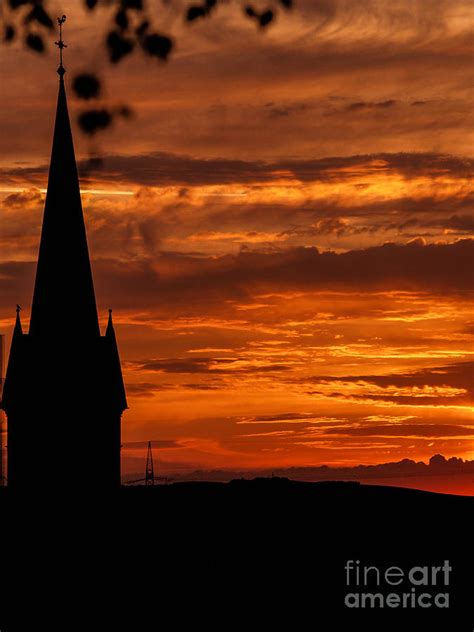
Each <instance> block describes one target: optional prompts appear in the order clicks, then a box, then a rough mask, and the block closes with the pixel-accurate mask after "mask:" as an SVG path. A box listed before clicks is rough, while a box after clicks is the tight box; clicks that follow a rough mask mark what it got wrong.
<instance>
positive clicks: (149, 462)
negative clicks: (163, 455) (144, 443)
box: [145, 441, 155, 485]
mask: <svg viewBox="0 0 474 632" xmlns="http://www.w3.org/2000/svg"><path fill="white" fill-rule="evenodd" d="M154 484H155V471H154V468H153V452H152V450H151V441H148V451H147V453H146V470H145V485H154Z"/></svg>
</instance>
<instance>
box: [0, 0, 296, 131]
mask: <svg viewBox="0 0 474 632" xmlns="http://www.w3.org/2000/svg"><path fill="white" fill-rule="evenodd" d="M78 2H82V3H83V4H84V5H85V7H86V8H87V10H88V13H89V14H90V16H91V19H94V13H95V12H96V10H97V9H98V8H100V7H107V8H108V9H109V10H110V8H111V7H112V11H111V19H110V22H109V23H106V24H105V26H104V33H103V45H104V52H105V54H106V56H107V58H108V60H109V61H110V63H112V64H118V63H120V62H121V61H122V60H123V59H125V58H126V57H128V56H130V55H131V54H132V53H134V52H135V51H138V52H141V53H142V54H144V55H145V56H147V57H151V58H155V59H156V60H158V61H160V62H166V61H167V60H168V59H169V57H170V56H171V55H172V53H173V51H174V49H175V39H174V38H173V36H172V35H171V34H168V33H163V32H161V30H160V29H159V28H158V27H157V24H156V23H157V19H156V16H154V15H153V11H152V9H156V5H161V6H162V7H168V8H169V7H171V6H172V5H174V6H177V2H176V1H175V0H159V1H156V0H155V2H154V3H153V2H151V0H78ZM235 3H237V4H239V5H240V6H241V8H242V15H243V17H244V18H245V19H248V20H250V21H252V22H254V23H255V24H256V25H257V27H258V28H260V29H266V28H267V27H268V26H269V25H270V24H271V23H272V22H273V21H274V19H275V16H276V15H277V13H278V11H279V10H280V9H281V10H283V11H287V10H289V9H291V8H292V7H293V0H252V2H251V3H249V2H246V1H244V0H201V2H189V3H185V4H186V6H185V8H184V13H183V16H182V17H183V20H184V21H185V22H186V23H188V24H190V25H192V23H194V22H197V21H200V20H203V19H208V18H210V17H212V15H213V14H214V13H215V11H216V9H217V8H218V6H220V5H222V6H225V5H227V6H229V5H231V4H235ZM48 4H49V3H48V0H5V1H4V3H2V5H1V6H0V24H1V27H2V29H3V43H4V44H6V45H8V44H10V43H12V42H13V41H15V40H16V39H21V40H22V41H23V43H24V45H25V46H26V48H28V49H30V50H31V51H33V52H35V53H39V54H42V53H44V52H45V51H46V49H47V41H48V39H49V38H50V35H51V32H52V31H53V29H54V24H55V21H54V17H55V16H54V15H53V14H52V13H51V10H50V9H49V6H48ZM72 87H73V90H74V93H75V94H76V95H77V97H78V98H80V99H82V100H84V101H88V102H91V101H93V100H94V99H98V98H100V95H101V94H102V92H103V90H102V82H101V80H100V79H99V77H98V76H97V74H96V73H95V72H93V71H90V72H85V73H81V74H78V75H75V76H74V78H73V82H72ZM130 115H131V110H130V108H129V107H128V106H122V107H119V108H111V107H90V108H88V109H85V110H84V111H83V112H82V113H81V114H80V115H79V116H78V123H79V127H80V129H81V130H82V132H83V133H85V134H88V135H94V134H96V133H97V132H100V131H101V130H104V129H106V128H108V127H109V126H110V125H111V124H112V123H113V121H114V119H115V118H116V117H125V118H129V117H130Z"/></svg>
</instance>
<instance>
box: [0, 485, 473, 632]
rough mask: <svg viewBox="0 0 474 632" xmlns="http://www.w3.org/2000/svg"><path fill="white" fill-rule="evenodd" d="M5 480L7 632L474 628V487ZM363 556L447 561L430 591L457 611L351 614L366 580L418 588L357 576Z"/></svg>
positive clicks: (384, 561) (0, 578)
mask: <svg viewBox="0 0 474 632" xmlns="http://www.w3.org/2000/svg"><path fill="white" fill-rule="evenodd" d="M0 491H1V492H2V493H1V494H0V516H1V523H0V535H1V549H0V561H1V566H0V569H1V570H0V583H1V586H0V588H1V590H0V629H1V631H2V632H9V631H10V630H34V629H41V630H43V629H45V630H56V629H58V630H64V631H69V630H76V629H80V630H119V629H125V630H131V631H133V632H134V631H140V632H141V630H167V631H168V630H188V629H190V630H198V629H199V630H200V629H203V630H214V629H219V630H230V629H239V630H240V629H242V630H247V629H248V630H265V631H266V630H272V629H276V628H277V627H278V629H284V630H291V631H293V630H294V631H299V630H315V631H316V630H346V629H348V630H372V629H373V630H381V631H382V630H389V629H398V630H400V629H403V628H404V629H406V630H410V631H411V630H418V629H419V630H422V629H423V630H424V629H427V630H428V629H433V630H438V629H439V630H442V629H444V630H448V629H450V630H456V631H458V630H459V631H462V630H473V629H474V611H473V608H472V602H473V601H474V598H473V587H474V580H473V576H474V575H473V570H474V568H473V566H474V562H473V524H474V523H473V517H474V499H473V498H468V497H461V496H449V495H441V494H433V493H429V492H420V491H415V490H408V489H399V488H390V487H380V486H366V485H359V484H357V483H341V482H335V483H331V482H324V483H299V482H295V481H288V480H286V479H255V480H253V481H243V480H239V481H232V482H231V483H179V484H174V485H166V486H155V487H147V488H145V487H133V488H132V487H128V488H127V487H124V488H122V489H121V490H120V491H119V492H117V493H116V494H115V495H110V494H103V495H100V494H99V493H96V494H95V495H93V496H91V495H85V494H81V495H77V494H76V495H73V494H71V490H68V489H67V488H66V489H63V490H60V491H58V492H57V493H56V494H55V495H52V494H46V492H45V490H42V489H41V488H38V489H36V490H35V491H34V493H31V494H28V495H22V496H19V495H13V494H12V493H11V492H9V490H5V489H2V490H0ZM350 560H351V561H352V566H353V567H354V566H357V565H359V566H364V565H365V566H376V567H377V568H379V569H380V570H381V571H384V570H385V569H386V568H387V567H390V566H396V567H399V568H402V569H403V570H404V571H408V570H409V569H410V568H412V567H414V566H422V567H424V566H428V567H429V570H430V572H431V567H432V566H443V565H444V564H445V561H446V560H447V561H448V562H449V566H450V567H452V571H451V572H450V573H449V585H448V586H444V585H440V583H439V582H438V585H437V586H434V587H433V586H430V587H428V588H426V590H427V592H429V593H431V594H432V595H434V594H436V593H438V592H444V593H446V592H448V593H449V608H439V607H436V606H430V607H427V608H423V607H419V606H416V607H406V608H401V607H396V608H391V607H387V606H386V605H385V606H384V607H383V608H380V607H376V608H371V607H370V605H369V606H368V607H365V608H358V609H357V608H351V609H349V608H347V607H346V606H345V605H344V599H345V596H346V594H347V593H348V592H353V591H354V590H358V591H361V590H365V591H367V590H370V591H371V592H381V593H383V594H384V595H385V594H386V593H389V592H390V591H393V590H397V591H398V592H403V591H405V592H407V593H409V594H411V592H410V591H412V588H413V586H412V585H411V584H410V585H409V584H407V585H406V586H405V583H402V584H401V585H399V586H397V587H396V588H393V587H392V588H390V586H389V587H388V588H387V586H386V585H385V586H382V587H377V586H375V585H374V584H373V582H372V584H371V585H370V587H368V588H361V587H359V588H357V587H354V586H351V587H348V586H347V585H346V571H345V566H346V564H347V563H348V561H350ZM357 561H358V562H357ZM439 573H440V575H439V581H441V571H440V572H439ZM374 576H375V575H373V577H374ZM418 577H421V575H418ZM353 581H354V578H353ZM405 581H406V580H404V582H405ZM424 590H425V587H423V586H421V588H418V587H417V588H416V591H418V592H417V594H418V593H420V592H423V591H424ZM425 603H426V602H425Z"/></svg>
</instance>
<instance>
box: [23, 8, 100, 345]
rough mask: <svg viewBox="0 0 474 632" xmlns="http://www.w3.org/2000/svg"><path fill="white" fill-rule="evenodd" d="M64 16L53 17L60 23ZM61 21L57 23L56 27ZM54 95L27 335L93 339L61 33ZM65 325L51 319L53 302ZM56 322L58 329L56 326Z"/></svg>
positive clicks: (91, 289) (89, 277) (92, 306)
mask: <svg viewBox="0 0 474 632" xmlns="http://www.w3.org/2000/svg"><path fill="white" fill-rule="evenodd" d="M64 18H65V16H63V18H59V19H58V21H59V20H63V22H64ZM63 22H60V26H61V25H62V23H63ZM57 44H59V45H60V46H59V49H60V53H61V59H60V65H59V68H58V74H59V93H58V101H57V108H56V122H55V126H54V135H53V147H52V151H51V163H50V167H49V178H48V191H47V194H46V203H45V209H44V218H43V228H42V232H41V241H40V248H39V256H38V267H37V270H36V281H35V289H34V294H33V305H32V310H31V322H30V333H31V334H33V335H40V334H41V335H43V334H44V335H55V334H57V333H58V329H64V328H65V327H67V329H68V330H69V331H74V332H75V334H76V335H77V336H90V335H95V336H99V320H98V317H97V308H96V302H95V295H94V285H93V281H92V272H91V266H90V261H89V251H88V247H87V237H86V229H85V225H84V216H83V213H82V204H81V195H80V190H79V179H78V174H77V167H76V159H75V155H74V144H73V139H72V133H71V124H70V122H69V113H68V107H67V101H66V90H65V86H64V73H65V70H64V67H63V63H62V46H64V43H63V41H62V34H61V38H60V40H59V42H57ZM59 301H61V311H62V312H63V313H67V314H68V318H67V320H64V321H61V320H58V318H57V313H58V302H59ZM61 323H62V326H61Z"/></svg>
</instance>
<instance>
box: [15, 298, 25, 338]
mask: <svg viewBox="0 0 474 632" xmlns="http://www.w3.org/2000/svg"><path fill="white" fill-rule="evenodd" d="M20 312H21V307H20V306H19V305H17V306H16V320H15V327H14V329H13V338H17V337H18V336H23V328H22V326H21V318H20Z"/></svg>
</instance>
